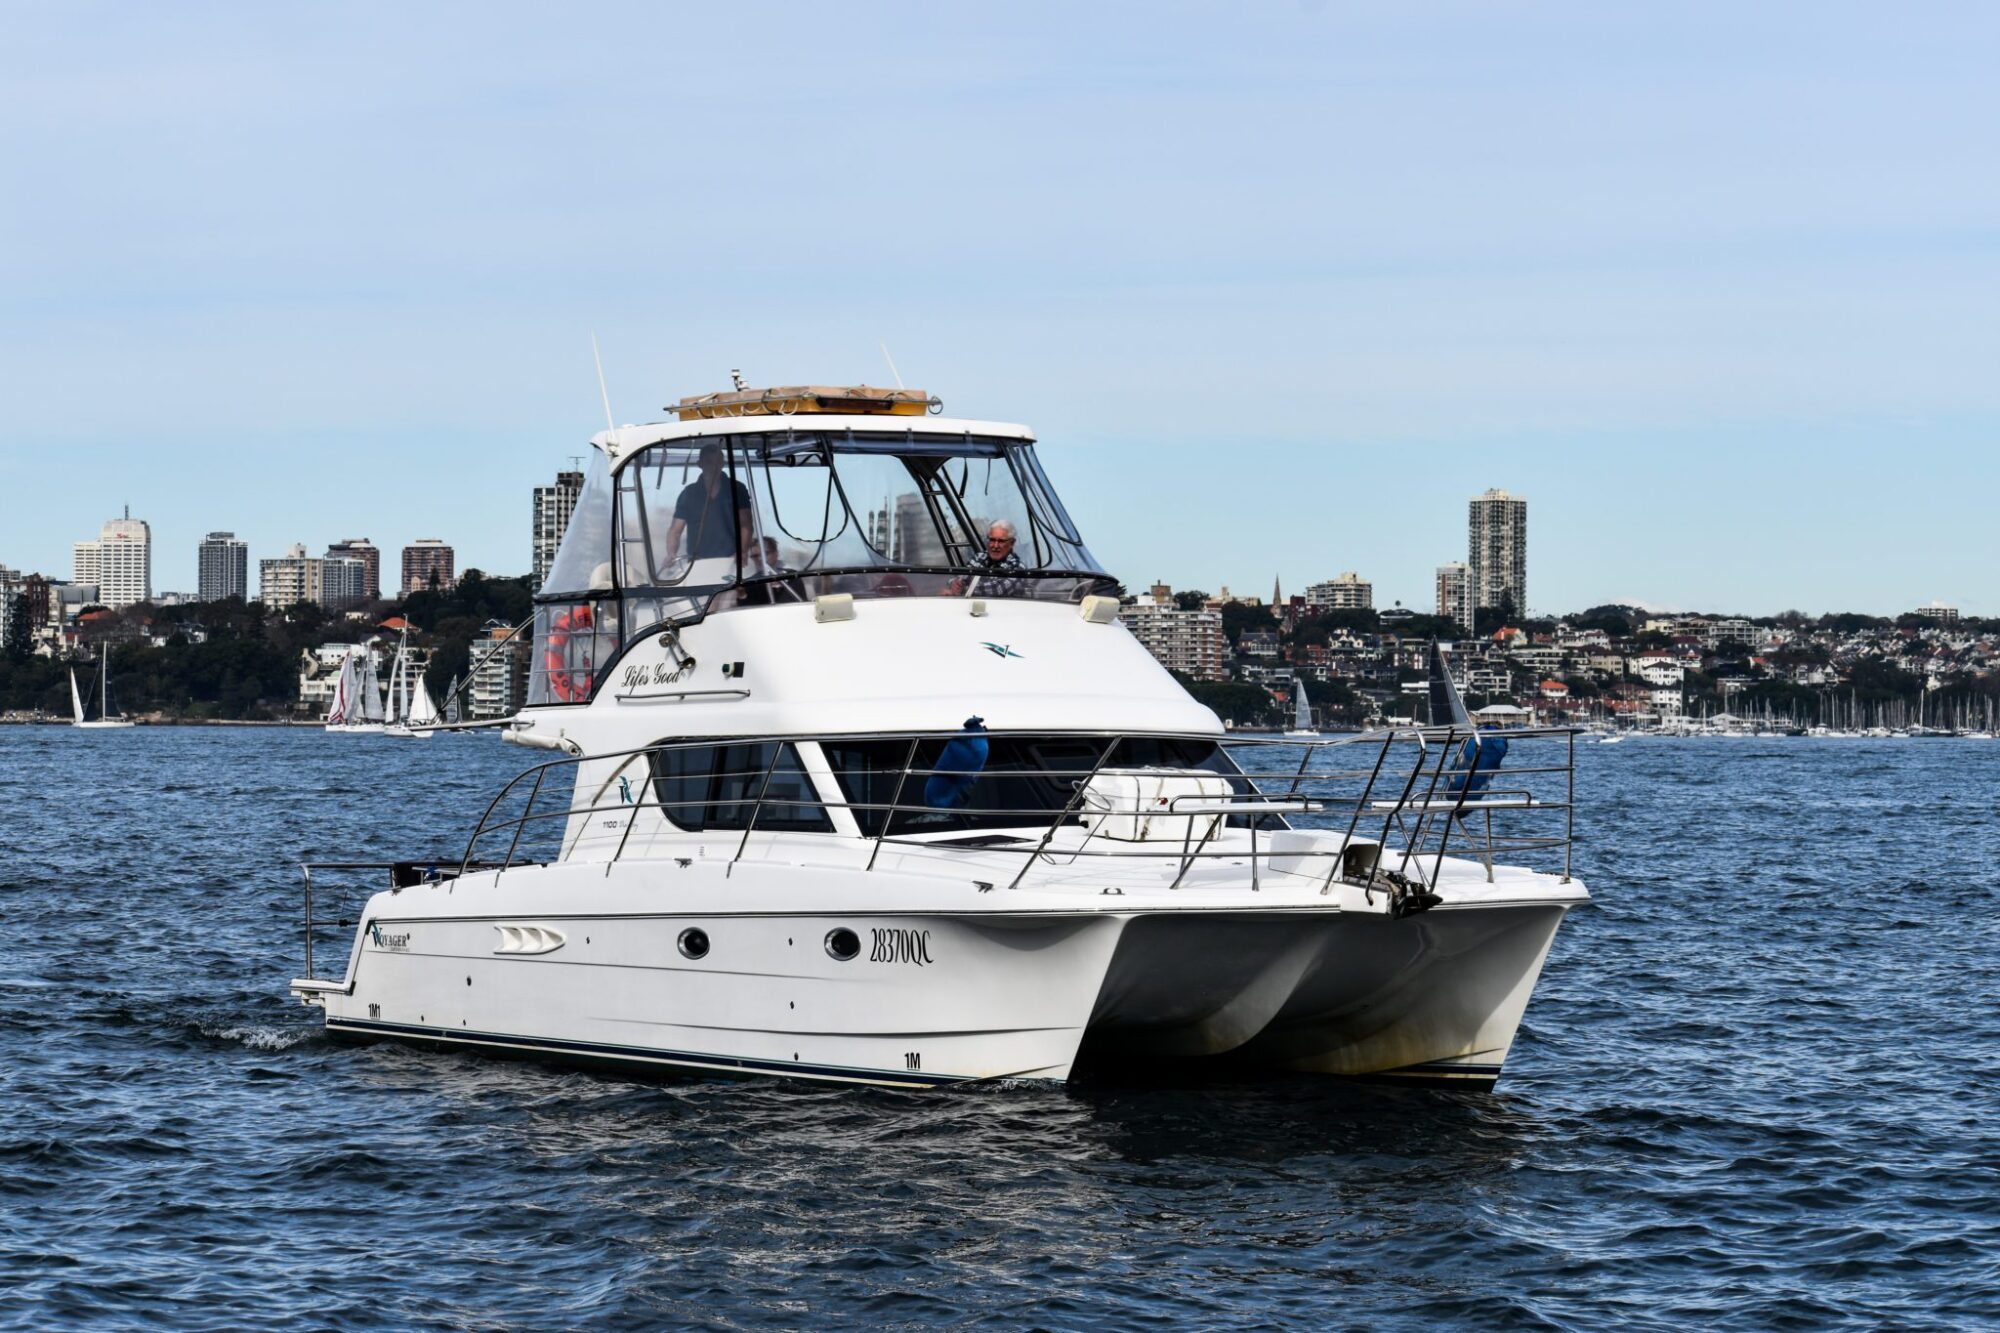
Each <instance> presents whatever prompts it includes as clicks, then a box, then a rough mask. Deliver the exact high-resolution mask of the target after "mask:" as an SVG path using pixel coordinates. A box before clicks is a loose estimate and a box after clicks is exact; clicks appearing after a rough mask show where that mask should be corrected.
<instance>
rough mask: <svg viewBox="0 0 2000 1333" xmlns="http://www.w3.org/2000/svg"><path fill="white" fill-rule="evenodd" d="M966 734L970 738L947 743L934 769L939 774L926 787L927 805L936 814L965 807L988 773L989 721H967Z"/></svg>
mask: <svg viewBox="0 0 2000 1333" xmlns="http://www.w3.org/2000/svg"><path fill="white" fill-rule="evenodd" d="M965 730H966V733H967V734H965V735H963V736H954V737H953V738H952V739H950V740H948V741H946V742H945V745H944V750H943V752H942V753H940V754H939V755H938V758H937V763H935V764H933V765H932V766H931V767H932V768H933V769H934V770H935V771H934V772H932V774H931V776H930V780H929V781H927V782H925V783H924V804H925V805H927V806H929V807H930V808H931V809H933V810H950V809H953V808H954V807H956V806H961V805H964V804H965V802H966V798H967V797H969V796H971V795H972V788H973V786H974V784H976V783H977V782H978V781H979V775H980V774H981V773H983V772H985V771H986V751H987V743H986V737H985V735H984V734H983V733H984V732H985V731H986V722H985V720H984V719H983V718H977V717H969V718H967V719H965Z"/></svg>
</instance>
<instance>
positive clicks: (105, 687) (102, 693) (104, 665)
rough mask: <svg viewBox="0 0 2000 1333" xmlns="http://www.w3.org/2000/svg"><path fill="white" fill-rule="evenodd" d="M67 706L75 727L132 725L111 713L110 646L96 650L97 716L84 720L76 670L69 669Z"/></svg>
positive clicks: (127, 720) (125, 719) (106, 645)
mask: <svg viewBox="0 0 2000 1333" xmlns="http://www.w3.org/2000/svg"><path fill="white" fill-rule="evenodd" d="M69 705H70V711H71V712H72V714H74V718H75V720H74V721H72V722H71V723H70V725H71V726H76V727H129V726H132V725H133V723H132V722H131V721H130V720H129V719H127V718H124V717H121V716H120V715H118V714H116V713H114V712H112V711H111V645H110V644H108V643H107V644H105V645H104V646H103V647H101V648H99V649H98V650H97V716H96V717H93V718H86V717H85V716H84V712H83V694H82V692H81V691H79V690H78V689H77V687H76V668H75V667H71V668H70V669H69Z"/></svg>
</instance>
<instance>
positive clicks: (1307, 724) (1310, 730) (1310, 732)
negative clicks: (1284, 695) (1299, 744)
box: [1285, 671, 1319, 736]
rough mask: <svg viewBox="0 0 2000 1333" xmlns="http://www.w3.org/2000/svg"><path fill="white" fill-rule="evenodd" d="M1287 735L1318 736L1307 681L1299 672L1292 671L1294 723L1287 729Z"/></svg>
mask: <svg viewBox="0 0 2000 1333" xmlns="http://www.w3.org/2000/svg"><path fill="white" fill-rule="evenodd" d="M1285 734H1286V735H1287V736H1317V735H1319V732H1318V731H1317V730H1316V729H1315V728H1314V727H1313V710H1312V702H1311V701H1310V700H1309V699H1307V698H1306V683H1305V682H1304V681H1302V680H1300V679H1299V673H1298V672H1296V671H1294V672H1293V673H1292V725H1291V727H1290V728H1289V729H1287V730H1286V732H1285Z"/></svg>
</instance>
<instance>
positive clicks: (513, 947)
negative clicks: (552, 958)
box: [493, 926, 568, 954]
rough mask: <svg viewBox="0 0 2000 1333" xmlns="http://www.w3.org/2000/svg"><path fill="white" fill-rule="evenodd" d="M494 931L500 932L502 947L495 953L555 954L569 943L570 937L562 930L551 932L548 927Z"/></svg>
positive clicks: (496, 928) (501, 928)
mask: <svg viewBox="0 0 2000 1333" xmlns="http://www.w3.org/2000/svg"><path fill="white" fill-rule="evenodd" d="M493 929H495V930H497V931H499V932H500V947H499V948H497V949H495V950H494V951H493V952H494V953H514V954H536V953H554V952H555V951H556V950H557V949H560V948H562V947H563V945H564V944H566V943H568V937H567V936H565V935H564V934H563V933H562V932H561V931H560V930H550V929H549V928H548V927H547V926H495V927H493Z"/></svg>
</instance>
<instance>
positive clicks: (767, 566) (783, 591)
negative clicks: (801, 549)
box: [744, 537, 811, 606]
mask: <svg viewBox="0 0 2000 1333" xmlns="http://www.w3.org/2000/svg"><path fill="white" fill-rule="evenodd" d="M757 550H758V551H759V553H760V554H759V555H758V557H757V559H756V561H755V563H754V564H753V565H752V566H751V567H750V568H749V569H746V570H745V571H744V573H745V574H746V575H747V576H748V577H750V578H753V579H769V580H772V581H771V582H767V583H758V584H757V585H755V586H753V587H752V588H750V589H749V590H748V591H747V592H746V593H745V594H744V601H745V602H746V603H748V604H750V605H752V606H768V605H770V604H772V603H774V602H804V601H810V600H811V599H810V598H808V597H807V596H806V589H805V582H804V580H802V579H800V578H799V576H798V571H797V570H795V569H793V568H792V567H791V566H790V565H788V564H786V563H785V559H784V556H783V554H782V553H781V552H780V551H779V550H778V539H777V538H776V537H766V538H764V541H763V544H762V545H761V546H759V547H758V548H757Z"/></svg>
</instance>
